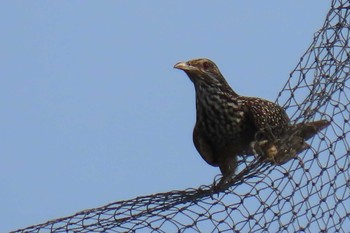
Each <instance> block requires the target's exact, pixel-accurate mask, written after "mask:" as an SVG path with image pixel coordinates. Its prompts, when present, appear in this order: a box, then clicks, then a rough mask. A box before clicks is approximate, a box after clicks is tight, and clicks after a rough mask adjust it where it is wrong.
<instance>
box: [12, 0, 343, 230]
mask: <svg viewBox="0 0 350 233" xmlns="http://www.w3.org/2000/svg"><path fill="white" fill-rule="evenodd" d="M349 14H350V3H349V1H345V0H333V1H332V5H331V9H330V11H329V13H328V15H327V17H326V20H325V23H324V25H323V27H322V28H321V29H320V30H319V31H318V32H316V33H315V35H314V40H313V43H312V44H311V46H310V47H309V49H308V50H307V51H306V53H305V54H304V55H303V56H302V58H301V59H300V62H299V64H298V65H297V67H296V68H295V69H294V70H293V71H292V73H291V75H290V77H289V79H288V81H287V83H286V85H285V87H284V88H283V90H282V91H281V92H280V93H279V97H278V100H277V101H278V102H279V104H280V105H282V106H284V107H285V108H286V109H287V112H288V114H289V116H290V117H291V118H292V120H293V122H302V121H313V120H318V119H328V120H331V122H332V124H331V125H330V126H329V127H328V128H326V129H325V130H323V131H321V132H320V133H318V134H317V135H316V136H315V137H314V138H312V139H311V140H310V141H309V143H310V144H311V145H312V148H311V149H309V150H307V151H305V152H303V153H301V154H299V156H298V158H295V159H292V160H291V161H289V162H288V163H286V164H284V165H283V166H274V165H271V164H268V163H260V162H256V160H254V158H251V159H244V161H243V162H241V165H240V169H239V170H240V172H239V174H238V175H237V176H236V177H235V178H234V180H233V181H232V183H230V187H228V188H227V189H225V190H221V192H219V191H220V190H219V191H218V190H215V189H213V188H212V185H203V186H201V187H199V188H197V189H187V190H185V191H171V192H168V193H158V194H153V195H149V196H143V197H137V198H135V199H132V200H127V201H119V202H115V203H111V204H108V205H106V206H102V207H99V208H95V209H89V210H85V211H82V212H79V213H77V214H75V215H72V216H69V217H66V218H60V219H55V220H52V221H49V222H46V223H44V224H39V225H35V226H31V227H28V228H26V229H21V230H18V231H16V232H48V231H51V232H225V231H226V232H232V229H233V230H234V231H236V232H349V231H350V230H349V229H350V169H349V167H350V157H349V154H350V148H349V144H348V143H349V142H348V139H349V132H350V123H349V120H350V106H349V95H350V91H349V85H350V83H349V77H350V76H349V75H350V63H349V59H350V50H349V38H350V30H349V29H350V25H349V23H350V22H349V21H350V17H349ZM241 160H243V158H241Z"/></svg>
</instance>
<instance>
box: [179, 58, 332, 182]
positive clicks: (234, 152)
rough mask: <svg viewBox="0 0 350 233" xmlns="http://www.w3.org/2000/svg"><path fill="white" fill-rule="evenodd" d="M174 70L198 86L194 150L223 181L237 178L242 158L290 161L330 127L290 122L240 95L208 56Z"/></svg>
mask: <svg viewBox="0 0 350 233" xmlns="http://www.w3.org/2000/svg"><path fill="white" fill-rule="evenodd" d="M174 68H176V69H179V70H182V71H184V72H185V73H186V74H187V76H188V77H189V79H190V80H191V81H192V83H193V84H194V88H195V96H196V123H195V126H194V129H193V143H194V146H195V148H196V149H197V151H198V153H199V154H200V155H201V157H202V158H203V159H204V160H205V161H206V162H207V163H208V164H209V165H211V166H214V167H219V169H220V171H221V174H222V176H223V178H224V177H228V176H233V175H234V173H235V171H236V168H237V164H238V163H237V157H238V156H244V155H255V154H258V155H260V156H261V157H262V158H265V160H266V161H269V162H271V163H274V164H279V165H280V164H283V163H285V162H287V161H289V160H290V159H291V158H293V157H295V156H296V155H297V154H298V153H300V152H302V151H304V150H306V149H308V148H309V147H310V146H309V144H307V143H306V140H308V139H310V138H311V137H313V136H314V135H315V134H316V133H317V132H318V131H320V130H322V129H324V128H325V127H327V126H328V125H329V124H330V122H329V121H327V120H319V121H314V122H308V123H299V124H292V123H291V121H290V119H289V117H288V115H287V113H286V111H285V109H284V108H282V107H281V106H279V105H277V104H275V103H273V102H271V101H268V100H265V99H262V98H258V97H249V96H241V95H239V94H237V93H236V92H235V91H234V90H233V89H232V88H231V87H230V85H229V84H228V83H227V81H226V80H225V78H224V76H223V75H222V74H221V72H220V70H219V68H218V67H217V65H216V64H215V63H214V62H213V61H211V60H209V59H207V58H196V59H192V60H189V61H185V62H178V63H176V64H175V65H174Z"/></svg>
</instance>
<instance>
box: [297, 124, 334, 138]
mask: <svg viewBox="0 0 350 233" xmlns="http://www.w3.org/2000/svg"><path fill="white" fill-rule="evenodd" d="M330 123H331V122H330V121H327V120H319V121H313V122H308V123H298V124H296V125H295V129H297V130H298V134H299V136H300V137H302V138H303V139H304V140H308V139H310V138H312V137H313V136H314V135H315V134H317V132H319V131H321V130H322V129H324V128H326V127H327V126H329V125H330Z"/></svg>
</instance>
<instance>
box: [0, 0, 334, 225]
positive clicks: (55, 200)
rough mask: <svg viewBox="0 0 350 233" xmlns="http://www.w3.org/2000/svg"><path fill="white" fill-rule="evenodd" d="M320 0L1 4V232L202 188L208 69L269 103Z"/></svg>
mask: <svg viewBox="0 0 350 233" xmlns="http://www.w3.org/2000/svg"><path fill="white" fill-rule="evenodd" d="M329 6H330V2H328V1H318V0H312V1H311V0H310V1H302V0H296V1H288V2H287V1H225V2H220V3H218V2H214V1H172V2H170V1H161V0H158V1H2V2H1V3H0V28H1V36H0V42H1V43H0V106H1V108H0V111H1V112H0V183H1V189H0V206H1V208H0V219H2V221H1V222H2V223H1V224H0V232H6V231H9V230H15V229H18V228H23V227H27V226H29V225H33V224H38V223H42V222H46V221H47V220H50V219H54V218H59V217H63V216H68V215H71V214H74V213H76V212H78V211H80V210H83V209H88V208H93V207H98V206H101V205H104V204H107V203H110V202H113V201H118V200H124V199H130V198H134V197H136V196H141V195H146V194H152V193H157V192H165V191H170V190H174V189H185V188H188V187H197V186H199V185H202V184H209V183H211V182H212V181H213V177H214V176H215V175H216V174H218V173H219V170H218V169H217V168H213V167H210V166H208V165H207V164H206V163H205V162H204V161H203V160H202V159H201V157H200V156H199V155H198V153H197V151H196V150H195V148H194V146H193V143H192V129H193V125H194V121H195V106H194V89H193V85H192V83H191V82H190V81H189V79H188V78H187V76H186V75H185V74H184V73H183V72H181V71H179V70H175V69H173V68H172V67H173V65H174V64H175V63H176V62H178V61H182V60H188V59H191V58H197V57H208V58H210V59H212V60H214V61H215V62H216V63H217V65H218V66H219V68H220V69H221V71H222V73H223V74H224V75H225V77H226V78H227V81H228V82H229V83H230V84H231V86H232V87H233V89H234V90H236V91H237V92H238V93H240V94H242V95H249V96H259V97H263V98H266V99H270V100H275V98H276V97H277V94H278V92H279V91H280V90H281V88H282V87H283V85H284V83H285V82H286V80H287V78H288V77H289V73H290V72H291V71H292V70H293V68H294V67H295V65H296V64H297V62H298V61H299V58H300V57H301V55H302V54H303V53H304V51H305V50H306V49H307V48H308V46H309V44H310V43H311V42H312V38H313V33H314V32H315V31H317V30H318V29H319V28H320V27H321V26H322V24H323V20H324V18H325V16H326V13H327V11H328V8H329Z"/></svg>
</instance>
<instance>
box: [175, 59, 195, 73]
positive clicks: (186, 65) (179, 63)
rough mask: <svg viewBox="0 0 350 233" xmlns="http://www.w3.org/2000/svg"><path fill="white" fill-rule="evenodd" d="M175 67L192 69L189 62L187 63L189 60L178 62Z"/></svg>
mask: <svg viewBox="0 0 350 233" xmlns="http://www.w3.org/2000/svg"><path fill="white" fill-rule="evenodd" d="M174 68H175V69H179V70H184V71H186V70H190V69H191V66H189V65H188V64H187V62H182V61H181V62H178V63H176V64H175V65H174Z"/></svg>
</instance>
